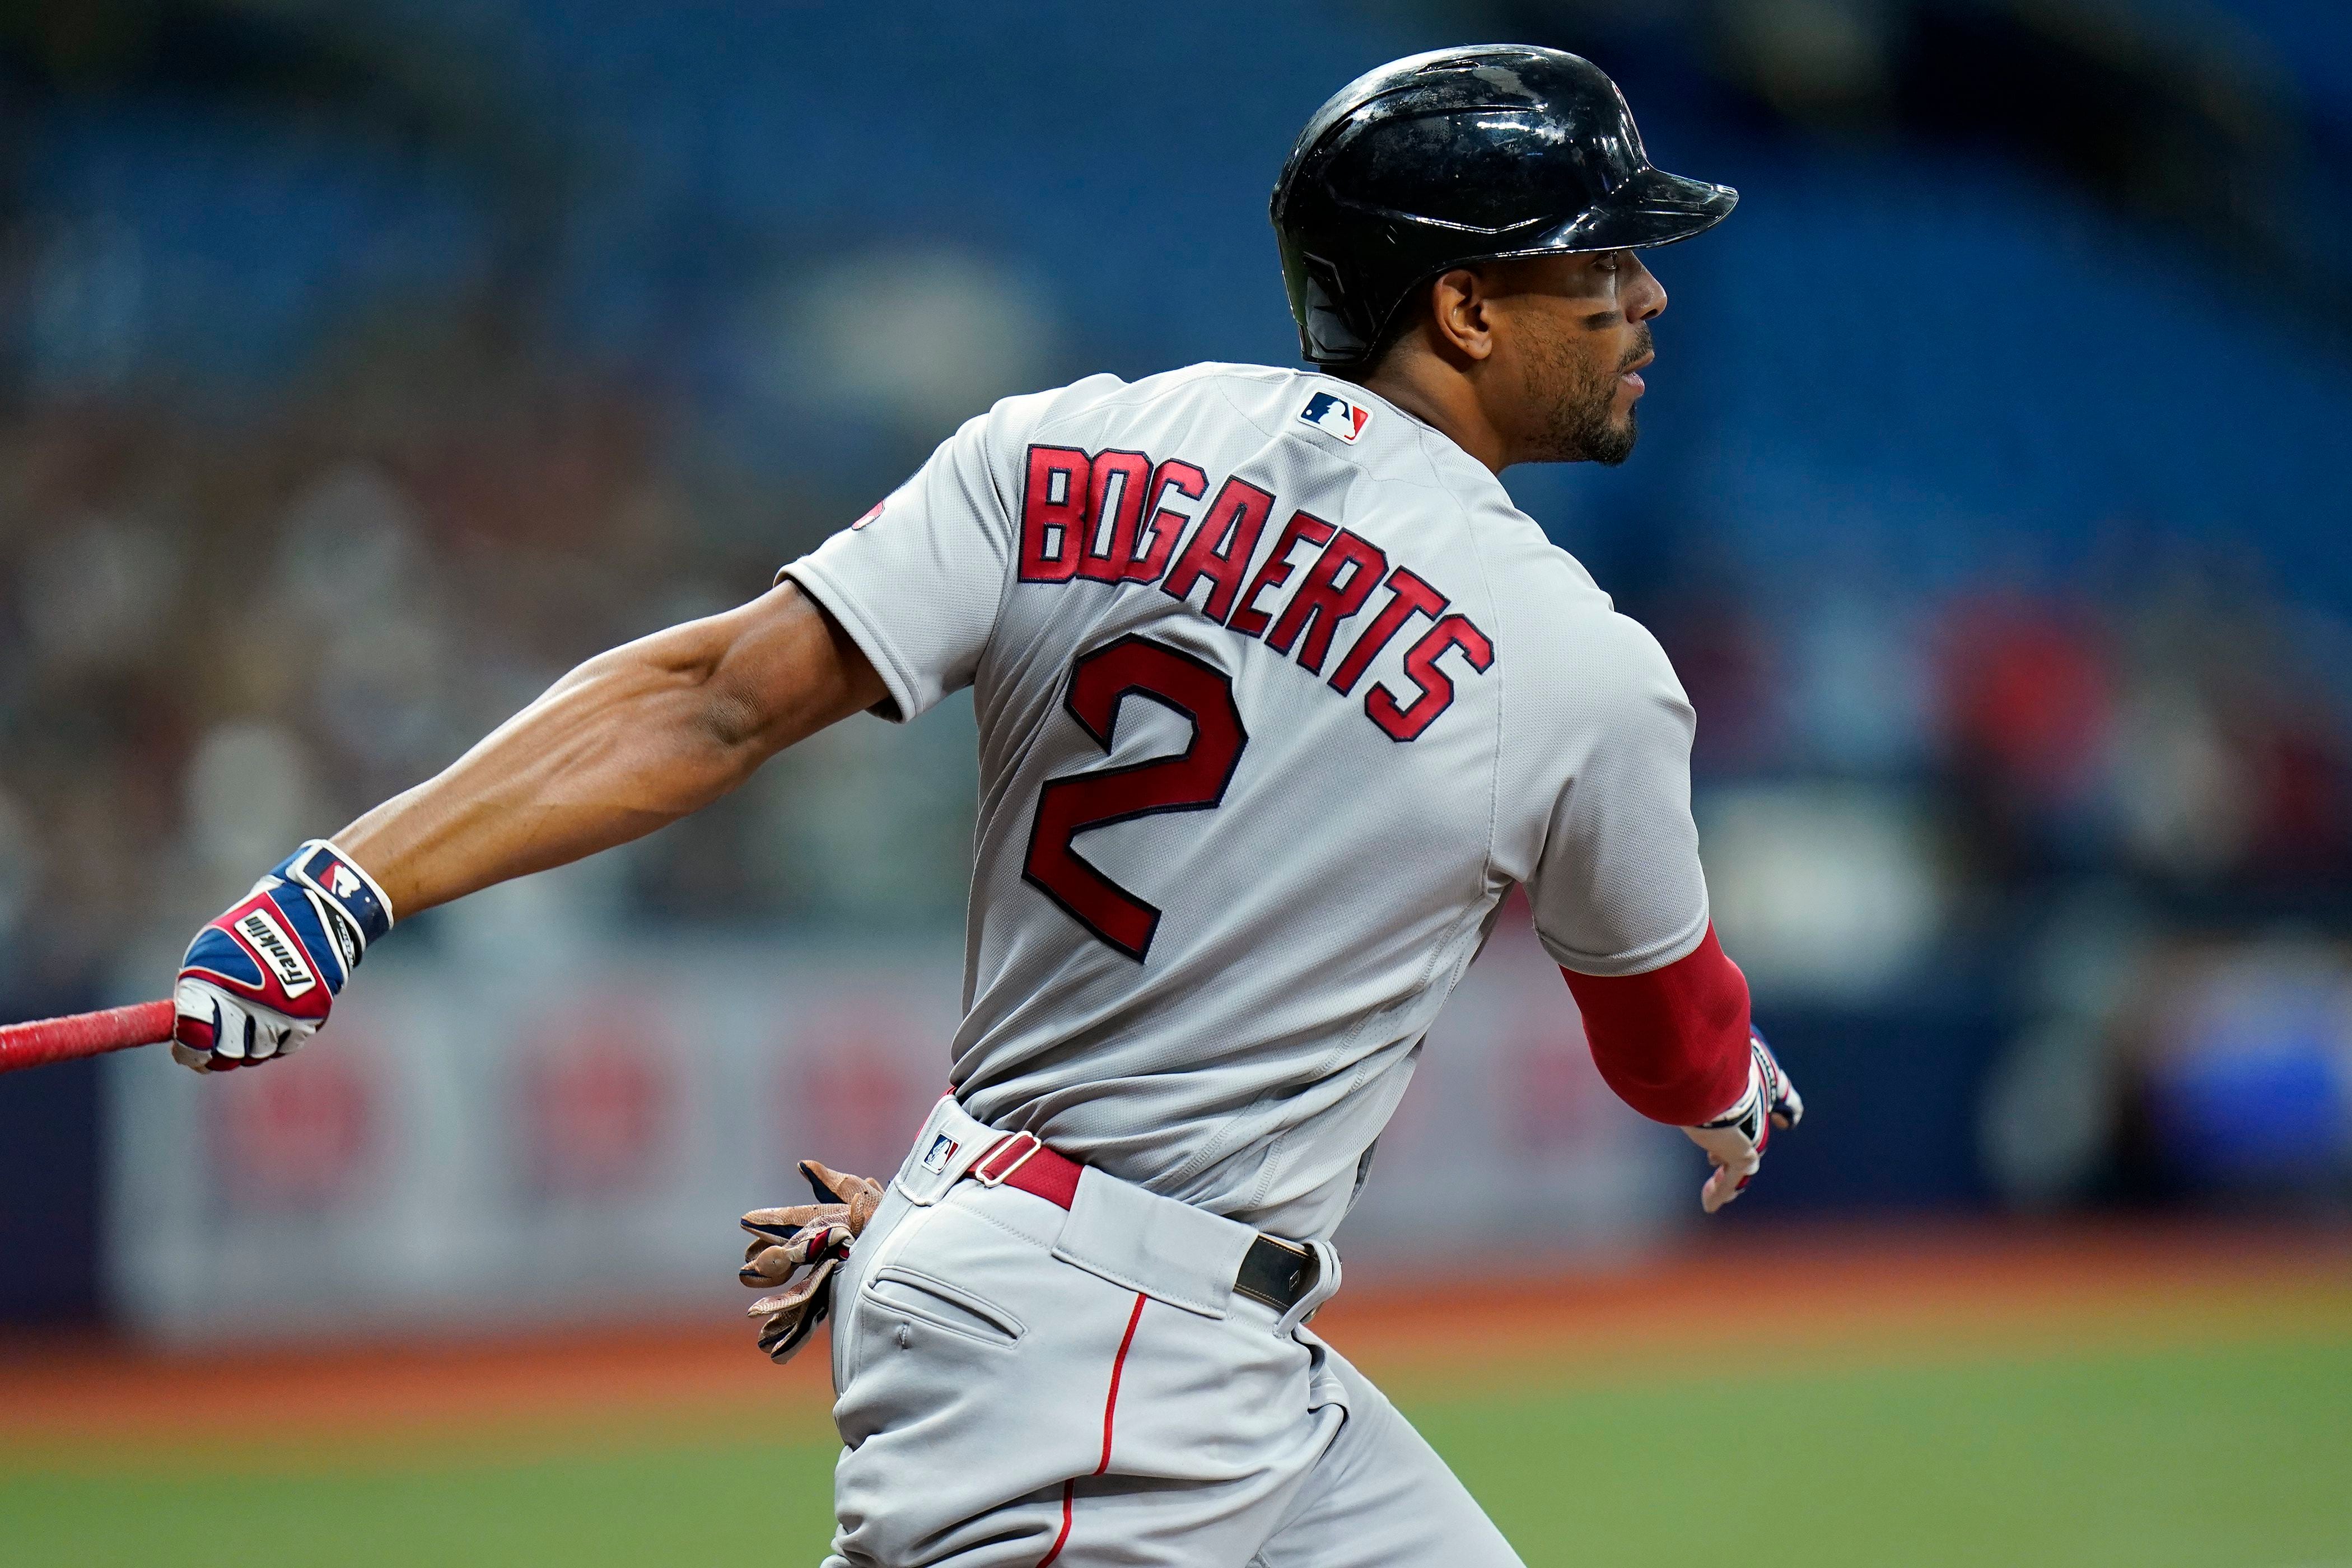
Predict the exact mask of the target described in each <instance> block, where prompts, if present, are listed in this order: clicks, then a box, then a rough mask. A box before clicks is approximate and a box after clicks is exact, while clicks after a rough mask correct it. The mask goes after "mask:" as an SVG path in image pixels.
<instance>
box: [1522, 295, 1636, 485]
mask: <svg viewBox="0 0 2352 1568" xmlns="http://www.w3.org/2000/svg"><path fill="white" fill-rule="evenodd" d="M1539 353H1540V354H1541V359H1540V362H1539V363H1538V365H1537V366H1536V369H1537V373H1538V374H1537V376H1536V383H1537V384H1536V387H1535V388H1534V390H1535V392H1536V395H1538V397H1539V398H1541V399H1542V400H1543V403H1544V412H1545V416H1546V417H1545V419H1544V424H1543V429H1542V433H1541V435H1540V437H1538V440H1539V444H1540V445H1541V447H1542V449H1543V455H1542V456H1541V457H1540V458H1538V459H1537V460H1538V461H1539V462H1547V463H1600V464H1601V465H1603V466H1604V467H1607V468H1615V467H1616V466H1617V465H1618V464H1620V463H1622V462H1623V461H1624V460H1625V459H1626V458H1630V457H1632V456H1633V443H1634V441H1635V440H1636V439H1638V438H1639V437H1640V436H1641V433H1642V431H1641V421H1640V418H1639V416H1638V413H1637V411H1636V410H1635V409H1633V408H1630V407H1629V408H1627V409H1626V410H1625V417H1624V418H1623V420H1622V421H1619V420H1615V419H1612V418H1611V417H1610V412H1611V410H1612V408H1613V407H1614V406H1615V405H1616V402H1617V388H1618V385H1619V381H1618V378H1619V377H1620V376H1622V374H1624V373H1625V372H1626V371H1628V370H1630V369H1632V368H1633V366H1634V365H1635V364H1636V363H1640V362H1641V360H1642V359H1643V357H1644V356H1645V355H1647V354H1648V353H1650V329H1649V328H1648V326H1646V325H1644V326H1643V327H1641V328H1640V329H1639V331H1637V332H1636V334H1635V336H1634V340H1633V345H1632V346H1631V347H1630V348H1628V349H1627V350H1626V351H1625V353H1624V354H1623V355H1622V357H1621V358H1620V359H1619V360H1618V361H1617V363H1614V364H1608V365H1596V364H1595V363H1592V361H1591V359H1590V358H1589V357H1583V356H1580V355H1578V354H1577V353H1575V351H1574V348H1573V346H1572V344H1571V343H1570V341H1569V340H1568V339H1567V338H1564V337H1554V338H1547V339H1545V340H1544V341H1543V342H1542V343H1541V344H1540V348H1539Z"/></svg>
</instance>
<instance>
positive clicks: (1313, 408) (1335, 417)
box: [1298, 392, 1372, 441]
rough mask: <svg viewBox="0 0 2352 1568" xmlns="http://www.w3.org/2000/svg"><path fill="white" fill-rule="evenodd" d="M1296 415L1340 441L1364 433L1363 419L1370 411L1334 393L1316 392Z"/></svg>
mask: <svg viewBox="0 0 2352 1568" xmlns="http://www.w3.org/2000/svg"><path fill="white" fill-rule="evenodd" d="M1298 416H1299V417H1300V418H1301V419H1304V420H1306V421H1307V423H1308V424H1309V425H1312V426H1315V428H1317V429H1318V430H1320V431H1322V432H1323V433H1324V434H1325V435H1327V436H1337V437H1339V439H1340V440H1342V441H1353V440H1355V438H1356V437H1359V436H1360V435H1362V434H1363V433H1364V421H1366V420H1368V419H1370V417H1371V416H1372V411H1371V410H1370V409H1369V408H1367V407H1365V406H1364V405H1362V404H1360V403H1350V402H1349V401H1348V400H1347V399H1346V398H1344V397H1341V396H1339V395H1338V394H1336V393H1330V392H1318V393H1317V394H1316V395H1314V396H1312V397H1310V398H1308V399H1307V406H1306V407H1304V408H1302V409H1300V410H1299V411H1298Z"/></svg>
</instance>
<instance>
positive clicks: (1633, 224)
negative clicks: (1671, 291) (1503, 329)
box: [1501, 169, 1739, 257]
mask: <svg viewBox="0 0 2352 1568" xmlns="http://www.w3.org/2000/svg"><path fill="white" fill-rule="evenodd" d="M1738 205H1739V193H1738V191H1735V190H1733V189H1732V188H1731V187H1730V186H1729V185H1717V184H1711V183H1709V182H1708V181H1706V180H1694V179H1690V178H1687V177H1686V176H1685V175H1682V174H1667V173H1666V172H1665V171H1664V169H1644V170H1643V171H1642V172H1641V173H1640V174H1635V175H1634V176H1633V178H1632V179H1630V180H1627V181H1626V182H1624V183H1623V184H1621V185H1619V186H1618V187H1617V188H1616V189H1615V190H1613V191H1612V192H1610V193H1609V194H1608V195H1606V196H1603V197H1602V198H1601V200H1600V201H1599V202H1597V203H1595V204H1594V205H1592V207H1591V209H1590V210H1588V211H1586V212H1584V213H1582V214H1580V215H1579V216H1576V217H1574V218H1572V219H1570V221H1568V222H1567V223H1564V224H1561V225H1559V226H1557V227H1555V228H1551V229H1549V230H1546V231H1545V232H1543V233H1542V234H1539V235H1538V236H1536V237H1533V238H1532V239H1530V240H1528V241H1527V242H1525V243H1524V244H1522V245H1517V246H1513V247H1511V248H1510V249H1509V250H1507V251H1505V252H1502V253H1501V255H1503V256H1513V257H1517V256H1545V255H1551V254H1557V253H1562V252H1574V251H1592V250H1646V249H1648V248H1649V247H1652V246H1658V245H1672V244H1674V243H1675V241H1677V240H1684V239H1688V238H1690V237H1691V236H1693V235H1695V234H1703V233H1705V232H1706V230H1708V229H1710V228H1713V227H1714V226H1716V225H1717V224H1719V223H1721V222H1722V221H1723V220H1724V219H1725V218H1727V217H1729V216H1731V209H1732V208H1733V207H1736V206H1738Z"/></svg>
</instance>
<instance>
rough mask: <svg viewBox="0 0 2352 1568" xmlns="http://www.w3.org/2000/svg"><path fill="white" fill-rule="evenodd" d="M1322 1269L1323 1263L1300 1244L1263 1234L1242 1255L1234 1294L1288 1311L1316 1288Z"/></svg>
mask: <svg viewBox="0 0 2352 1568" xmlns="http://www.w3.org/2000/svg"><path fill="white" fill-rule="evenodd" d="M1322 1272H1323V1265H1322V1262H1321V1261H1320V1260H1319V1259H1318V1258H1317V1257H1316V1256H1315V1254H1314V1253H1313V1252H1311V1251H1310V1250H1308V1249H1307V1248H1306V1247H1301V1246H1299V1245H1298V1243H1297V1242H1295V1241H1283V1240H1281V1239H1279V1238H1278V1237H1271V1236H1260V1237H1258V1238H1257V1239H1256V1240H1255V1241H1253V1242H1251V1243H1250V1245H1249V1251H1248V1252H1247V1253H1245V1254H1244V1255H1243V1257H1242V1267H1241V1272H1240V1273H1238V1274H1236V1275H1235V1276H1234V1295H1236V1296H1247V1297H1248V1298H1249V1299H1250V1300H1253V1301H1263V1302H1265V1304H1266V1305H1267V1306H1269V1307H1272V1308H1273V1309H1274V1310H1276V1311H1277V1312H1287V1311H1288V1310H1290V1309H1291V1308H1293V1307H1296V1306H1297V1305H1298V1302H1299V1299H1300V1298H1301V1297H1303V1296H1305V1295H1306V1294H1307V1292H1308V1291H1309V1290H1312V1289H1315V1281H1316V1280H1317V1279H1318V1278H1319V1277H1320V1276H1321V1274H1322Z"/></svg>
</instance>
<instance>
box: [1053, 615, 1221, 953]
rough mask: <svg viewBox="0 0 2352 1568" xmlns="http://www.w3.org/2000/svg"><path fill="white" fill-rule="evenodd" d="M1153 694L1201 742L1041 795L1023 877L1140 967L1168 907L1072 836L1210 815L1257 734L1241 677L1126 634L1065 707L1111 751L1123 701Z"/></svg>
mask: <svg viewBox="0 0 2352 1568" xmlns="http://www.w3.org/2000/svg"><path fill="white" fill-rule="evenodd" d="M1129 697H1145V698H1149V699H1150V700H1152V701H1154V702H1157V703H1159V704H1160V706H1161V707H1163V708H1166V709H1168V710H1171V712H1174V713H1176V714H1178V715H1180V716H1181V717H1182V718H1184V719H1187V720H1190V721H1192V742H1191V743H1190V744H1189V745H1187V746H1186V747H1185V748H1184V749H1183V750H1182V751H1181V752H1177V753H1175V754H1174V755H1172V756H1165V757H1154V758H1152V759H1151V760H1150V761H1149V762H1143V763H1129V765H1127V766H1126V767H1121V768H1098V769H1097V770H1095V771H1093V772H1091V773H1072V774H1069V775H1067V776H1066V777H1063V778H1057V779H1053V780H1050V781H1048V782H1047V784H1045V788H1043V789H1042V790H1040V791H1038V793H1037V819H1036V822H1035V824H1034V826H1032V827H1031V828H1030V830H1029V858H1028V859H1027V861H1026V862H1024V865H1023V868H1022V873H1021V875H1022V878H1023V879H1024V880H1025V881H1027V882H1028V883H1029V884H1030V885H1031V886H1032V887H1034V888H1035V889H1037V890H1038V891H1040V892H1042V893H1044V894H1045V896H1046V897H1047V898H1049V899H1051V900H1054V901H1055V903H1057V904H1059V905H1061V906H1062V908H1063V910H1066V912H1067V913H1068V914H1069V916H1070V918H1071V919H1073V920H1075V921H1077V922H1078V923H1079V924H1080V925H1082V926H1085V927H1086V928H1087V930H1088V931H1092V932H1093V933H1094V934H1095V935H1096V936H1097V937H1099V938H1100V939H1101V940H1102V941H1103V942H1107V943H1108V944H1109V945H1110V946H1112V947H1115V948H1117V949H1118V951H1119V952H1123V953H1125V954H1127V956H1128V957H1129V958H1132V959H1134V960H1135V961H1136V962H1137V963H1141V962H1142V961H1143V957H1144V955H1145V954H1146V953H1148V952H1150V951H1151V938H1152V935H1153V933H1154V932H1156V931H1158V930H1159V929H1160V908H1159V906H1158V905H1156V904H1153V903H1150V902H1149V901H1148V900H1143V899H1140V898H1138V897H1137V896H1136V895H1135V894H1133V893H1131V892H1129V890H1128V889H1125V888H1122V887H1120V886H1119V885H1118V883H1117V882H1114V881H1112V880H1111V879H1109V878H1108V877H1106V876H1104V875H1103V874H1102V873H1101V872H1100V871H1097V870H1096V869H1095V868H1094V867H1093V866H1091V865H1089V864H1088V863H1087V861H1086V860H1084V859H1083V858H1080V857H1079V855H1078V853H1077V851H1076V849H1075V848H1073V847H1071V844H1070V840H1072V839H1073V838H1075V837H1077V836H1078V835H1079V834H1081V833H1084V832H1086V831H1087V829H1089V828H1094V827H1107V826H1109V825H1110V824H1112V823H1114V822H1132V821H1134V820H1135V819H1136V818H1137V817H1139V816H1159V815H1160V814H1161V813H1162V812H1171V811H1210V810H1213V809H1215V807H1216V805H1218V803H1219V802H1221V801H1223V799H1224V798H1225V786H1226V785H1227V784H1231V783H1232V782H1233V778H1234V769H1235V768H1236V767H1238V766H1240V765H1241V760H1242V748H1243V747H1244V746H1246V745H1248V744H1249V731H1247V730H1245V729H1244V728H1243V726H1242V710H1241V706H1240V704H1238V703H1236V702H1235V701H1234V681H1233V677H1231V676H1229V675H1227V674H1225V672H1224V671H1223V670H1221V669H1218V668H1215V667H1214V666H1213V665H1210V664H1206V663H1204V662H1202V660H1200V659H1198V658H1194V657H1192V655H1191V654H1189V653H1185V652H1182V651H1181V650H1180V649H1177V648H1174V647H1170V646H1169V645H1168V644H1166V643H1162V642H1154V641H1152V640H1151V639H1150V638H1149V637H1134V636H1129V637H1121V638H1119V639H1118V641H1117V642H1114V643H1110V644H1108V645H1106V646H1105V647H1098V648H1097V649H1095V651H1094V652H1092V653H1089V654H1087V655H1086V656H1085V657H1084V658H1080V659H1079V660H1078V661H1077V663H1076V665H1074V666H1072V667H1071V669H1070V686H1069V691H1068V693H1067V694H1066V696H1065V697H1064V698H1063V700H1062V705H1063V706H1064V707H1066V708H1067V709H1068V710H1070V716H1071V717H1072V718H1074V719H1076V721H1078V724H1079V727H1080V728H1082V729H1084V730H1085V731H1086V732H1087V735H1088V737H1090V738H1091V739H1092V740H1093V741H1094V742H1095V744H1096V745H1097V746H1100V747H1101V748H1102V749H1103V751H1104V752H1106V753H1108V752H1109V751H1110V749H1111V739H1112V735H1113V732H1114V731H1115V730H1116V729H1117V727H1118V714H1119V709H1120V706H1121V704H1123V703H1124V702H1125V701H1126V700H1128V699H1129Z"/></svg>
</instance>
